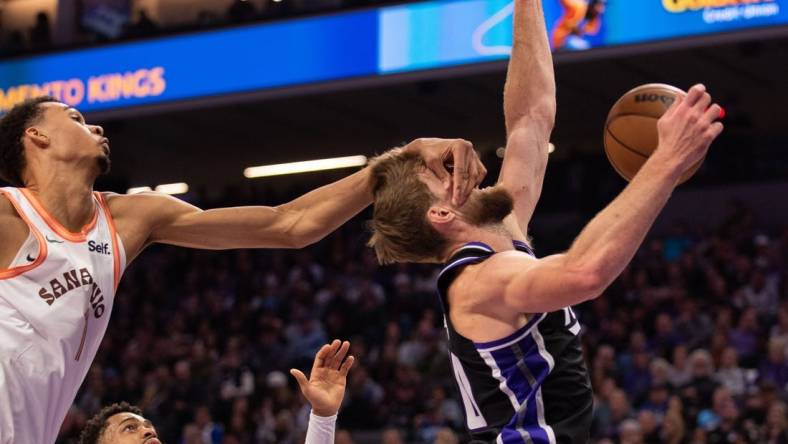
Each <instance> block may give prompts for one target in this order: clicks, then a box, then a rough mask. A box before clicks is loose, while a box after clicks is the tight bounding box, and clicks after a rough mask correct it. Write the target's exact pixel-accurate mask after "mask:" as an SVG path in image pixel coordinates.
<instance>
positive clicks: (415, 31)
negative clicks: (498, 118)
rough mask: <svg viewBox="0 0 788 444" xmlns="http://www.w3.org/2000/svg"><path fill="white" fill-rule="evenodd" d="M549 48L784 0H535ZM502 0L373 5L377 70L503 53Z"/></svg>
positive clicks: (708, 29)
mask: <svg viewBox="0 0 788 444" xmlns="http://www.w3.org/2000/svg"><path fill="white" fill-rule="evenodd" d="M542 3H543V9H544V13H545V19H546V21H547V28H548V33H549V35H550V41H551V45H552V46H553V49H554V50H555V51H578V50H588V49H593V48H599V47H608V46H619V45H631V44H638V43H648V42H656V41H661V40H670V39H676V38H683V37H692V36H698V35H706V34H714V33H720V32H728V31H736V30H743V29H753V28H761V27H765V26H774V25H781V24H786V23H788V0H606V1H601V0H600V1H592V0H543V1H542ZM512 12H513V2H511V1H510V0H469V1H434V2H426V3H420V4H415V5H413V4H408V5H402V6H394V7H388V8H383V9H382V10H381V11H380V50H379V53H378V57H379V68H380V72H381V73H395V72H407V71H413V70H419V69H428V68H440V67H445V66H453V65H462V64H469V63H479V62H489V61H495V60H501V59H505V58H506V57H508V54H509V52H510V50H511V45H512Z"/></svg>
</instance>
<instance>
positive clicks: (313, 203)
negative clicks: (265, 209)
mask: <svg viewBox="0 0 788 444" xmlns="http://www.w3.org/2000/svg"><path fill="white" fill-rule="evenodd" d="M370 203H372V192H371V190H370V189H369V171H368V169H367V168H364V169H363V170H361V171H358V172H356V173H354V174H352V175H350V176H348V177H345V178H344V179H341V180H339V181H337V182H334V183H332V184H329V185H326V186H323V187H320V188H318V189H316V190H313V191H311V192H309V193H307V194H305V195H303V196H301V197H299V198H297V199H295V200H293V201H290V202H288V203H286V204H283V205H280V206H279V207H278V208H277V209H279V210H282V211H283V212H287V213H290V214H293V215H294V216H293V218H294V220H293V225H292V229H290V230H289V235H290V236H291V237H292V241H293V242H292V243H293V244H294V245H296V246H306V245H309V244H312V243H315V242H317V241H319V240H320V239H322V238H324V237H325V236H326V235H328V234H329V233H331V232H333V231H334V230H336V229H337V228H339V227H340V226H341V225H342V224H343V223H345V222H347V221H348V220H349V219H350V218H351V217H353V216H355V215H356V214H358V213H359V212H360V211H361V210H363V209H364V208H366V207H367V206H368V205H369V204H370Z"/></svg>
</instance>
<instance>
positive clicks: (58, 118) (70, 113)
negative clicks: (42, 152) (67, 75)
mask: <svg viewBox="0 0 788 444" xmlns="http://www.w3.org/2000/svg"><path fill="white" fill-rule="evenodd" d="M40 106H41V108H42V110H43V112H42V118H41V121H40V122H39V123H37V124H36V125H34V126H37V127H40V128H41V130H42V131H43V133H44V134H45V135H46V136H47V137H48V138H49V140H50V147H51V149H52V150H53V155H55V156H58V157H59V158H61V159H63V160H66V161H73V162H87V163H89V164H95V165H96V166H97V167H98V170H99V171H98V172H99V174H105V173H107V172H108V171H109V166H110V161H109V154H110V149H109V139H107V138H106V137H104V129H103V128H101V127H100V126H98V125H88V124H87V123H86V122H85V118H84V117H83V116H82V114H81V113H80V112H79V111H77V110H76V109H74V108H71V107H69V106H68V105H66V104H64V103H57V102H51V103H42V104H41V105H40Z"/></svg>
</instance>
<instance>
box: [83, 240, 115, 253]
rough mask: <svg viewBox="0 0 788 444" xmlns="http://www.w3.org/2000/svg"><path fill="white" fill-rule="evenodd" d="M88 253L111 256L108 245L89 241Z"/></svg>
mask: <svg viewBox="0 0 788 444" xmlns="http://www.w3.org/2000/svg"><path fill="white" fill-rule="evenodd" d="M88 251H90V252H91V253H98V254H106V255H110V254H112V252H111V251H110V249H109V244H108V243H106V242H96V241H90V242H88Z"/></svg>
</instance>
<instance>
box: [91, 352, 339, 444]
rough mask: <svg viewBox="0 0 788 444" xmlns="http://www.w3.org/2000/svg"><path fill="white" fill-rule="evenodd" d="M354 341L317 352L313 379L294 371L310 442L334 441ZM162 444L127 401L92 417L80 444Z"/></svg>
mask: <svg viewBox="0 0 788 444" xmlns="http://www.w3.org/2000/svg"><path fill="white" fill-rule="evenodd" d="M349 349H350V343H349V342H347V341H345V342H342V343H340V341H338V340H335V341H334V342H332V343H331V344H326V345H324V346H323V347H321V348H320V350H319V351H318V352H317V354H316V355H315V361H314V363H313V365H312V372H311V373H310V374H309V379H307V378H306V376H304V374H303V373H301V371H299V370H296V369H292V370H290V373H291V374H292V375H293V376H294V377H295V378H296V380H297V381H298V385H299V386H300V387H301V393H302V394H303V395H304V398H306V400H307V401H308V402H309V404H310V405H311V406H312V413H311V414H310V416H309V426H308V428H307V432H306V444H333V443H334V431H335V428H336V419H337V412H338V411H339V406H340V405H341V404H342V398H343V397H344V395H345V386H346V382H347V373H348V371H349V370H350V367H352V366H353V356H348V357H347V359H345V356H347V352H348V350H349ZM127 443H128V444H132V443H134V444H137V443H144V444H161V442H160V441H159V437H158V435H157V433H156V427H155V426H154V425H153V423H151V422H150V421H149V420H147V419H145V418H144V417H143V416H142V411H141V410H140V409H139V408H138V407H135V406H132V405H129V404H127V403H125V402H123V403H119V404H112V405H111V406H108V407H105V408H103V409H102V410H101V411H100V412H98V413H97V414H96V415H95V416H93V418H91V419H90V420H89V421H88V423H87V425H86V426H85V429H84V430H82V434H81V435H80V437H79V444H127Z"/></svg>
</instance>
